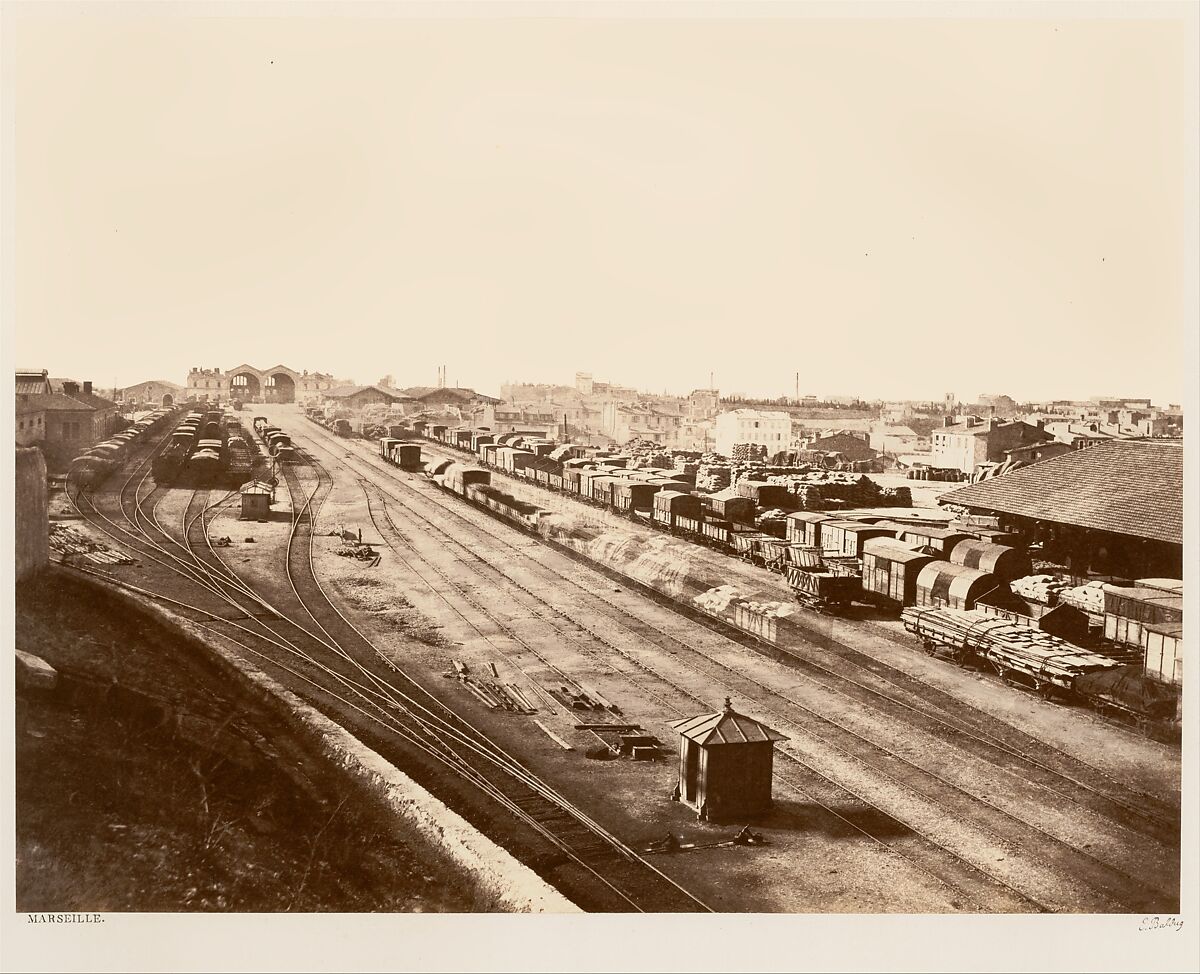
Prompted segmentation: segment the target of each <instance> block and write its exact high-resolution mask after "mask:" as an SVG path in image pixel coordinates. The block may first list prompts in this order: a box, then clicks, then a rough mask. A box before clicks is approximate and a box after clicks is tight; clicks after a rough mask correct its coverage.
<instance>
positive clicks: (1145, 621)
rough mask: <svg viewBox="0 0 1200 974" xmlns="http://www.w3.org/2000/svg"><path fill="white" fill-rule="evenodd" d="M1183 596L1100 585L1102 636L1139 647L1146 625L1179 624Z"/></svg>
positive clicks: (1148, 589)
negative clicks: (1101, 593) (1102, 617)
mask: <svg viewBox="0 0 1200 974" xmlns="http://www.w3.org/2000/svg"><path fill="white" fill-rule="evenodd" d="M1182 624H1183V598H1182V597H1181V596H1179V595H1172V594H1171V593H1170V592H1164V591H1163V590H1162V589H1156V588H1144V587H1142V588H1138V587H1134V588H1124V587H1120V586H1117V585H1106V586H1105V588H1104V638H1105V639H1108V640H1111V641H1112V642H1114V643H1119V644H1122V645H1126V646H1134V647H1137V648H1139V649H1140V648H1142V646H1144V644H1145V637H1144V635H1143V628H1144V627H1145V626H1147V625H1182Z"/></svg>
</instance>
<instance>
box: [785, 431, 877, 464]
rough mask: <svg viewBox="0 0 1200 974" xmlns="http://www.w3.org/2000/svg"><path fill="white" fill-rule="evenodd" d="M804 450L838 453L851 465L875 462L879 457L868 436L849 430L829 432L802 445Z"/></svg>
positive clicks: (801, 447)
mask: <svg viewBox="0 0 1200 974" xmlns="http://www.w3.org/2000/svg"><path fill="white" fill-rule="evenodd" d="M800 449H802V450H812V451H816V452H819V453H838V454H841V457H842V460H844V461H849V462H851V463H853V462H856V461H859V460H874V459H875V457H877V456H878V455H879V451H878V450H874V449H872V448H871V447H870V446H869V445H868V443H867V434H864V433H855V432H851V431H849V430H829V431H827V432H825V433H821V434H819V435H818V436H814V437H812V438H810V439H808V440H805V441H803V442H802V443H801V444H800Z"/></svg>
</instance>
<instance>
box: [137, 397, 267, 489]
mask: <svg viewBox="0 0 1200 974" xmlns="http://www.w3.org/2000/svg"><path fill="white" fill-rule="evenodd" d="M258 460H259V452H258V450H257V448H255V447H254V445H253V444H252V443H251V442H250V441H249V439H248V438H247V436H246V431H245V430H244V429H243V428H242V425H241V423H240V422H239V421H238V419H237V416H236V415H235V414H234V413H233V412H232V411H224V410H221V409H210V410H207V411H205V412H200V411H198V410H197V411H192V412H189V413H188V414H187V415H186V416H184V418H183V419H182V420H181V421H180V422H179V424H178V425H177V426H176V427H175V429H174V430H172V431H171V436H170V438H169V440H168V442H167V444H166V446H165V447H164V448H163V449H162V450H160V451H159V453H158V454H157V455H156V456H155V457H154V461H153V464H152V466H151V472H152V474H153V476H154V480H155V483H157V484H160V485H167V484H172V485H180V486H191V487H221V486H227V487H238V486H240V485H241V484H243V483H245V482H247V481H248V480H251V479H253V476H254V468H255V465H256V464H257V462H258Z"/></svg>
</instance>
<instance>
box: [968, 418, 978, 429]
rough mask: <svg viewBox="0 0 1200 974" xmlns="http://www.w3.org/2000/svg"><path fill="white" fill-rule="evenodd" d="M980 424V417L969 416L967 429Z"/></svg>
mask: <svg viewBox="0 0 1200 974" xmlns="http://www.w3.org/2000/svg"><path fill="white" fill-rule="evenodd" d="M978 425H979V418H978V417H976V416H968V417H967V429H971V428H973V427H975V426H978Z"/></svg>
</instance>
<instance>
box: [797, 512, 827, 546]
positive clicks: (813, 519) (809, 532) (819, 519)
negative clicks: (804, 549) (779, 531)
mask: <svg viewBox="0 0 1200 974" xmlns="http://www.w3.org/2000/svg"><path fill="white" fill-rule="evenodd" d="M832 520H834V517H833V515H832V514H824V513H822V512H821V511H796V512H795V513H794V514H789V515H788V516H787V535H786V537H787V539H788V541H793V542H795V543H796V544H803V545H809V546H811V547H816V548H820V547H821V525H822V524H823V523H824V522H825V521H832Z"/></svg>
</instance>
